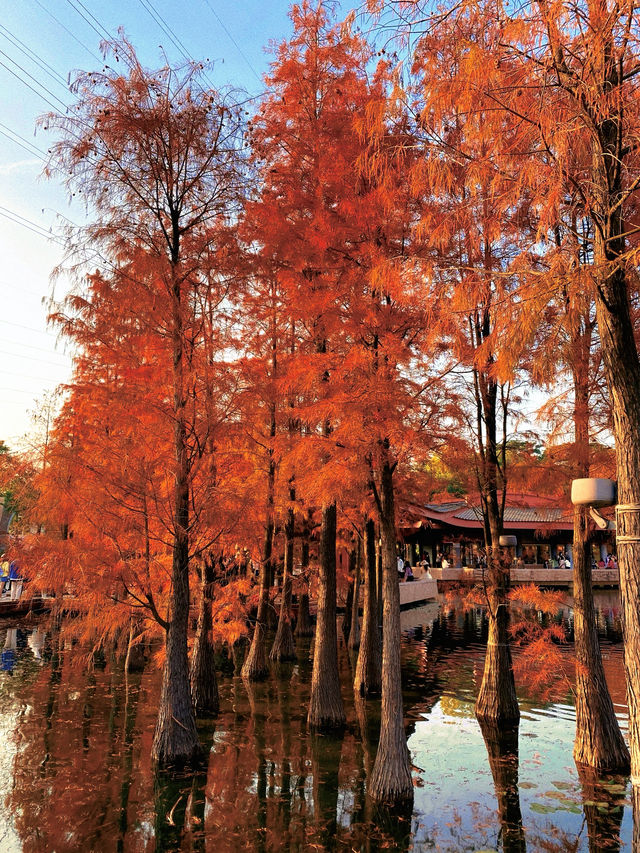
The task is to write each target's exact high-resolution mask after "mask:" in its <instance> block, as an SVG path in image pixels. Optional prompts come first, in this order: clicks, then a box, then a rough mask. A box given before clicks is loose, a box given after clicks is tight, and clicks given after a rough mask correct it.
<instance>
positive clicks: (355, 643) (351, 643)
mask: <svg viewBox="0 0 640 853" xmlns="http://www.w3.org/2000/svg"><path fill="white" fill-rule="evenodd" d="M354 563H355V565H354V572H353V601H352V607H351V630H350V631H349V640H348V642H347V646H348V648H349V649H354V650H355V649H358V648H360V572H361V567H362V540H361V539H360V536H358V541H357V543H356V551H355V560H354Z"/></svg>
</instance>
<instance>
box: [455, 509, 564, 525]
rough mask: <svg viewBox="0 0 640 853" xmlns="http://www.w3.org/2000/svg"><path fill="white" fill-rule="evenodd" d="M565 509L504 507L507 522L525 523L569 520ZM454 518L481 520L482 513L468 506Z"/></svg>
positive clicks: (550, 522)
mask: <svg viewBox="0 0 640 853" xmlns="http://www.w3.org/2000/svg"><path fill="white" fill-rule="evenodd" d="M565 514H566V513H565V510H563V509H561V508H560V507H535V508H533V507H517V506H506V507H505V508H504V520H505V522H512V523H514V522H515V523H517V522H521V523H525V524H536V523H538V522H539V523H540V524H554V523H555V522H562V521H566V520H568V518H565ZM454 518H459V519H460V521H480V520H481V519H482V513H481V511H480V508H479V507H478V508H476V509H474V508H473V507H468V508H467V509H464V510H462V511H461V512H456V513H455V515H454Z"/></svg>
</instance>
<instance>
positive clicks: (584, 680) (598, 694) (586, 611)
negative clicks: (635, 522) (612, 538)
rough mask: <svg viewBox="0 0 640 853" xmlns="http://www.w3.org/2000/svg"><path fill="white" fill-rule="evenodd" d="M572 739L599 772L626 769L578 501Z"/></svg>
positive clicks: (577, 753) (582, 760)
mask: <svg viewBox="0 0 640 853" xmlns="http://www.w3.org/2000/svg"><path fill="white" fill-rule="evenodd" d="M573 587H574V604H573V614H574V633H575V652H576V739H575V743H574V747H573V757H574V760H575V762H576V764H586V765H589V766H590V767H593V768H595V769H597V770H598V771H599V772H603V773H607V772H608V773H615V772H621V773H623V772H626V771H628V770H629V750H628V749H627V745H626V744H625V742H624V738H623V737H622V733H621V731H620V726H619V725H618V720H617V718H616V714H615V710H614V708H613V702H612V701H611V696H610V694H609V688H608V687H607V682H606V680H605V676H604V667H603V665H602V656H601V654H600V643H599V640H598V631H597V627H596V612H595V607H594V604H593V590H592V587H591V561H590V559H589V554H588V521H587V509H586V508H585V507H576V508H575V510H574V523H573Z"/></svg>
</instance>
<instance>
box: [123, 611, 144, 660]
mask: <svg viewBox="0 0 640 853" xmlns="http://www.w3.org/2000/svg"><path fill="white" fill-rule="evenodd" d="M139 635H140V620H139V619H137V618H136V617H134V616H131V617H130V619H129V641H128V643H127V655H126V657H125V660H124V671H125V672H141V671H142V670H143V669H144V667H145V663H146V661H145V655H144V648H143V646H142V643H137V642H136V638H137V637H138V636H139Z"/></svg>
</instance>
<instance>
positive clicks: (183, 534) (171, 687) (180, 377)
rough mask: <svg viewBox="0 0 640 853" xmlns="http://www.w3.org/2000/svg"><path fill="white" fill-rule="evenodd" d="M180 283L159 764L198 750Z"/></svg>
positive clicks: (155, 749) (156, 746) (156, 745)
mask: <svg viewBox="0 0 640 853" xmlns="http://www.w3.org/2000/svg"><path fill="white" fill-rule="evenodd" d="M180 296H181V294H180V284H179V283H178V279H177V276H175V284H174V287H173V300H172V306H173V317H172V320H173V322H172V335H173V397H174V414H175V424H174V450H175V484H174V522H173V523H174V526H175V530H174V538H173V558H172V566H171V608H170V610H171V612H170V622H169V625H168V627H167V629H166V657H165V663H164V668H163V672H162V688H161V691H160V701H159V710H158V720H157V723H156V729H155V734H154V737H153V745H152V748H151V754H152V758H153V760H154V761H156V762H158V763H159V764H161V765H162V764H173V763H176V762H184V761H190V760H192V759H193V758H194V757H195V756H196V755H197V754H198V752H199V750H200V744H199V742H198V732H197V730H196V719H195V715H194V713H193V705H192V703H191V686H190V684H189V660H188V653H187V633H188V628H189V480H190V465H189V448H188V442H187V424H186V415H185V407H186V396H185V391H184V374H183V371H184V365H183V355H184V342H183V333H182V309H181V303H180Z"/></svg>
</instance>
